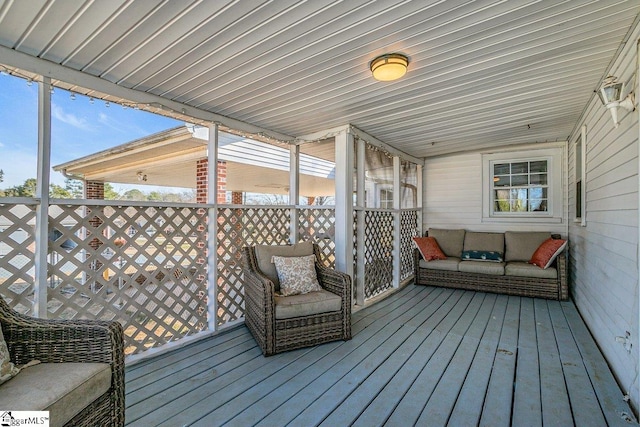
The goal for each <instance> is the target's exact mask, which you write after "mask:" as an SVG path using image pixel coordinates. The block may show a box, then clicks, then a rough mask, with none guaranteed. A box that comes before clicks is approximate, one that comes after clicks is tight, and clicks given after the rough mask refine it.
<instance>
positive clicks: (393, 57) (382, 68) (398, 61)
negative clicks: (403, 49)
mask: <svg viewBox="0 0 640 427" xmlns="http://www.w3.org/2000/svg"><path fill="white" fill-rule="evenodd" d="M408 66H409V58H407V57H406V56H405V55H402V54H400V53H389V54H386V55H381V56H378V57H377V58H375V59H374V60H373V61H371V63H370V64H369V68H370V69H371V74H373V78H374V79H376V80H379V81H381V82H388V81H391V80H397V79H399V78H400V77H402V76H404V75H405V74H406V72H407V67H408Z"/></svg>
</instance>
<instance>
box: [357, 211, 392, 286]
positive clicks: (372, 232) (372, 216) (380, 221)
mask: <svg viewBox="0 0 640 427" xmlns="http://www.w3.org/2000/svg"><path fill="white" fill-rule="evenodd" d="M364 226H365V230H364V248H365V249H364V250H365V254H364V259H365V267H364V271H365V273H364V275H365V277H364V296H365V298H371V297H373V296H376V295H378V294H380V293H381V292H384V291H385V290H387V289H389V288H391V287H392V286H393V214H392V213H391V212H382V211H365V212H364Z"/></svg>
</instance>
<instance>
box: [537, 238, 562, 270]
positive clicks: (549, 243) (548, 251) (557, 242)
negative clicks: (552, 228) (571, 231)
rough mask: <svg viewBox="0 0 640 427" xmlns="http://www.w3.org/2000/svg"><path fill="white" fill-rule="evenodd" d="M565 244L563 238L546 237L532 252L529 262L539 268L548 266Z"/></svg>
mask: <svg viewBox="0 0 640 427" xmlns="http://www.w3.org/2000/svg"><path fill="white" fill-rule="evenodd" d="M566 246H567V241H566V240H564V239H551V238H549V239H547V240H545V241H544V242H542V244H541V245H540V246H538V249H536V251H535V252H534V253H533V256H532V257H531V260H529V264H533V265H537V266H538V267H540V268H549V266H550V265H551V263H552V262H553V260H554V259H556V257H557V256H558V254H559V253H560V252H562V251H563V250H564V248H565V247H566Z"/></svg>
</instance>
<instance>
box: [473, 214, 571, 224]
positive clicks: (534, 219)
mask: <svg viewBox="0 0 640 427" xmlns="http://www.w3.org/2000/svg"><path fill="white" fill-rule="evenodd" d="M482 222H496V223H497V222H509V223H519V222H520V223H528V224H531V223H535V224H560V223H562V218H558V217H546V218H541V217H531V216H528V217H513V216H505V217H495V216H492V217H486V216H485V217H482Z"/></svg>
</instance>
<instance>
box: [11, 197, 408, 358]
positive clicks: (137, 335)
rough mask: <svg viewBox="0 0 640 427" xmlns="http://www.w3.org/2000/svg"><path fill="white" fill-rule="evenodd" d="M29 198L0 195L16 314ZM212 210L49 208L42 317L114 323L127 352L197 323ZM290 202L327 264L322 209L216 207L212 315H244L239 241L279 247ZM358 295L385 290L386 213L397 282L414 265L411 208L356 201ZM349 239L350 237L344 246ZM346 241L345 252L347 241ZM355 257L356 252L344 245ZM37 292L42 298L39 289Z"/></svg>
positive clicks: (26, 263)
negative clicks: (360, 266)
mask: <svg viewBox="0 0 640 427" xmlns="http://www.w3.org/2000/svg"><path fill="white" fill-rule="evenodd" d="M36 208H37V204H36V203H35V202H24V203H14V204H11V203H5V204H0V237H1V241H0V242H1V243H0V293H1V294H2V296H3V297H4V298H5V299H7V301H8V302H9V303H10V304H11V305H12V306H13V307H15V308H17V309H18V310H20V311H21V312H23V313H30V312H32V310H33V301H34V292H35V291H36V290H35V287H34V285H33V283H34V280H35V277H34V270H35V268H34V265H35V262H34V260H35V256H36V255H35V254H36V251H35V237H34V236H35V222H36V221H35V220H36V214H35V212H36ZM213 209H214V208H204V207H199V206H193V205H191V206H175V205H170V204H157V203H156V204H151V205H149V204H144V205H143V204H140V203H137V204H136V205H135V206H120V205H117V204H115V203H114V202H97V201H95V202H91V203H90V204H89V203H87V202H69V203H56V204H52V205H50V206H49V218H48V221H49V240H48V242H47V245H48V256H47V259H48V269H47V273H48V274H47V286H46V289H45V290H44V291H43V290H42V289H41V290H40V291H39V292H46V301H47V312H48V317H49V318H63V319H73V318H87V319H109V320H117V321H119V322H120V323H121V324H123V326H124V327H125V334H126V347H127V350H126V351H127V354H134V353H140V352H143V351H145V350H146V349H148V348H152V347H157V346H160V345H163V344H165V343H168V342H170V341H174V340H177V339H180V338H183V337H186V336H189V335H192V334H195V333H197V332H200V331H203V330H205V329H207V328H208V325H209V324H210V321H209V318H208V316H209V313H208V311H207V306H208V304H207V295H211V294H212V293H211V290H210V289H209V283H208V267H207V266H208V263H209V262H210V260H209V257H208V255H207V249H206V248H207V247H208V246H207V245H208V233H207V222H208V215H209V213H210V212H211V211H214V210H213ZM292 209H296V215H297V221H298V234H299V238H300V239H302V240H312V241H314V242H316V243H318V245H319V246H320V249H321V253H322V256H323V261H324V262H325V263H326V264H327V265H329V266H334V265H335V240H334V227H335V209H334V208H333V207H316V206H310V207H304V206H301V207H292V206H242V205H221V206H218V207H217V209H216V210H215V212H217V230H218V232H217V236H216V245H217V246H216V247H217V254H216V257H217V289H216V290H215V292H214V294H215V295H217V311H216V313H215V324H216V325H218V326H222V325H225V324H227V323H229V322H232V321H235V320H238V319H241V318H242V317H243V315H244V290H243V288H242V269H241V264H240V257H241V255H240V254H241V248H242V247H243V246H246V245H253V244H286V243H288V242H289V240H290V236H289V233H290V231H291V227H290V221H291V215H292ZM357 215H363V216H364V217H363V218H364V223H363V224H364V227H363V228H364V241H363V242H362V244H361V245H360V246H361V247H362V248H363V257H364V276H363V277H364V279H363V280H364V287H363V288H362V292H363V295H364V298H371V297H374V296H376V295H379V294H380V293H382V292H384V291H386V290H388V289H390V288H391V287H393V271H394V245H395V238H396V237H395V236H397V234H396V231H397V230H395V228H394V227H395V224H396V223H397V222H396V219H397V218H398V215H400V216H399V218H400V222H399V224H400V235H399V236H400V237H399V239H400V245H401V246H400V252H399V253H400V257H399V258H400V276H401V277H400V280H404V279H406V278H408V277H410V276H411V275H412V274H413V256H412V242H411V238H412V237H413V236H414V235H416V234H417V230H418V226H417V218H418V215H417V211H415V210H403V211H390V210H375V209H372V210H363V211H359V212H357V213H354V225H355V226H356V227H357V221H355V219H356V218H357ZM357 246H359V242H358V241H357V237H356V235H355V234H354V248H355V247H357ZM354 250H355V249H354ZM355 255H356V257H357V253H355ZM41 297H42V296H41Z"/></svg>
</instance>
